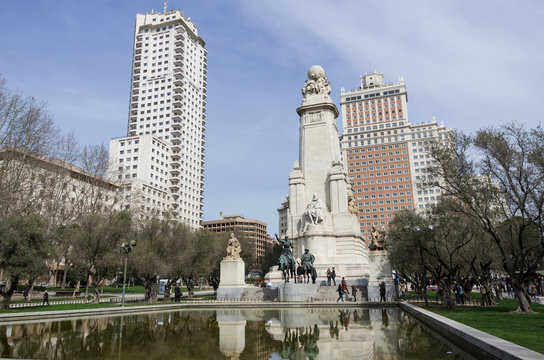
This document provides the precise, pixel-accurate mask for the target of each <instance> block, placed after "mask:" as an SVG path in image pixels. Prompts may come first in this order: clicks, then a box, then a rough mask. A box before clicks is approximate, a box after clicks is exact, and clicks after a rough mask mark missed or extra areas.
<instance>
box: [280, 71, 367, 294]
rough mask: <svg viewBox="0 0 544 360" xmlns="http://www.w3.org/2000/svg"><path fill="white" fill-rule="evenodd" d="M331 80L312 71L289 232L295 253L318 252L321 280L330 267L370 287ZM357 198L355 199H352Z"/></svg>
mask: <svg viewBox="0 0 544 360" xmlns="http://www.w3.org/2000/svg"><path fill="white" fill-rule="evenodd" d="M330 93H331V88H330V83H329V82H328V79H327V76H325V71H324V70H323V68H322V67H321V66H318V65H314V66H312V67H311V68H310V70H308V80H306V82H305V84H304V88H303V89H302V95H303V98H302V106H301V107H299V108H298V109H297V113H298V115H299V116H300V138H299V141H300V143H299V160H298V161H296V162H295V166H294V168H293V170H292V171H291V173H290V175H289V210H288V216H287V222H288V224H287V233H286V235H287V236H289V239H290V240H292V241H293V244H294V249H293V250H294V254H293V255H294V257H296V258H300V257H301V256H302V254H304V250H305V249H310V251H311V253H312V254H314V256H315V263H314V266H315V268H316V270H317V273H318V279H319V281H320V282H322V281H324V279H325V278H324V276H325V273H326V270H327V268H332V267H333V266H334V267H335V268H336V272H337V274H338V275H339V276H344V277H345V278H346V280H347V282H348V283H349V284H357V285H358V286H366V285H368V279H369V265H368V252H367V250H366V248H365V243H364V240H363V237H362V235H361V232H360V230H359V222H358V220H357V215H356V213H357V207H356V206H354V205H355V204H353V202H354V201H355V200H354V199H353V193H352V190H351V184H350V182H349V179H348V176H347V173H346V170H345V169H344V167H343V165H342V162H341V160H340V156H341V155H340V143H339V139H338V128H337V126H336V118H337V116H338V109H337V108H336V106H335V105H334V103H333V102H332V99H331V96H330ZM350 202H351V203H350Z"/></svg>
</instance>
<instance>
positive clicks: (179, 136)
mask: <svg viewBox="0 0 544 360" xmlns="http://www.w3.org/2000/svg"><path fill="white" fill-rule="evenodd" d="M204 45H205V43H204V40H203V39H202V38H201V37H200V36H199V35H198V32H197V27H196V25H195V24H194V23H193V22H192V21H191V19H190V18H186V17H185V16H184V15H183V14H182V13H181V12H180V11H179V10H172V11H165V12H164V13H150V14H149V13H148V14H137V15H136V26H135V31H134V51H133V61H132V78H131V87H130V106H129V120H128V127H127V137H123V138H117V139H113V140H111V142H110V159H111V161H112V163H113V166H112V170H113V171H115V172H116V173H117V177H118V179H119V180H121V181H123V182H125V183H126V184H127V186H128V187H129V188H130V189H131V191H132V198H133V200H134V203H133V204H132V205H131V206H132V207H136V208H137V209H136V210H140V211H142V212H143V213H147V214H149V213H150V212H155V213H156V214H159V215H163V214H164V213H166V212H170V213H172V215H173V216H174V218H175V219H177V220H179V221H182V222H185V223H186V224H187V225H189V226H190V227H191V228H193V229H197V228H199V227H200V223H201V221H202V207H203V192H204V190H203V185H204V143H205V140H204V136H205V125H206V120H205V119H206V114H205V112H206V85H207V84H206V82H207V65H206V61H207V58H206V54H207V51H206V49H205V48H204ZM144 145H145V146H144ZM135 198H137V200H138V201H136V199H135ZM142 216H144V215H142Z"/></svg>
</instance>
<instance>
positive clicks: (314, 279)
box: [312, 268, 317, 284]
mask: <svg viewBox="0 0 544 360" xmlns="http://www.w3.org/2000/svg"><path fill="white" fill-rule="evenodd" d="M316 280H317V271H316V270H315V268H312V284H315V281H316Z"/></svg>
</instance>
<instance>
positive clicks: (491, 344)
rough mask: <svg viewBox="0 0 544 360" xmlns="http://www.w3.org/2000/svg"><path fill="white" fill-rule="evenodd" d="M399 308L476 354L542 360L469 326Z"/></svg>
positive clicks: (543, 356)
mask: <svg viewBox="0 0 544 360" xmlns="http://www.w3.org/2000/svg"><path fill="white" fill-rule="evenodd" d="M399 307H400V308H401V309H402V310H404V311H405V312H407V313H409V314H410V315H412V316H414V317H415V318H416V319H418V320H419V321H421V322H422V323H424V324H426V325H427V326H429V327H430V328H431V329H433V330H434V331H436V332H438V333H439V334H441V335H442V336H444V337H445V338H446V339H452V338H453V341H454V342H459V343H462V344H465V345H467V346H468V347H470V348H471V350H472V351H473V352H474V353H475V354H477V353H482V352H483V353H484V354H485V355H486V356H487V357H492V358H496V359H505V360H514V359H523V360H533V359H534V360H537V359H539V360H542V359H544V354H541V353H538V352H536V351H533V350H529V349H527V348H524V347H523V346H519V345H516V344H514V343H511V342H509V341H506V340H503V339H501V338H498V337H496V336H493V335H490V334H488V333H485V332H483V331H480V330H476V329H474V328H472V327H470V326H467V325H464V324H461V323H459V322H457V321H454V320H450V319H448V318H446V317H444V316H441V315H438V314H435V313H433V312H431V311H428V310H425V309H422V308H419V307H417V306H414V305H411V304H408V303H399Z"/></svg>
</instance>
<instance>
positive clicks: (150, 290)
mask: <svg viewBox="0 0 544 360" xmlns="http://www.w3.org/2000/svg"><path fill="white" fill-rule="evenodd" d="M144 300H145V302H150V303H156V302H157V289H155V278H154V277H153V280H151V281H146V282H145V299H144Z"/></svg>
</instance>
